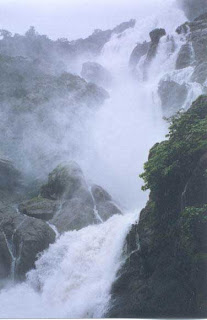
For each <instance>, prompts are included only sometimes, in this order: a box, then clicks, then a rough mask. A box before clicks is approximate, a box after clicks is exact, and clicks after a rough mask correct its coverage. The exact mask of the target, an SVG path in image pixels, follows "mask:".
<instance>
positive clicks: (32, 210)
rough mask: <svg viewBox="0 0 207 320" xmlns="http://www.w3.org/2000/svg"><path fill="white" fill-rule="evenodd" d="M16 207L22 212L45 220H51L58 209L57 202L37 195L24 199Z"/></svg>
mask: <svg viewBox="0 0 207 320" xmlns="http://www.w3.org/2000/svg"><path fill="white" fill-rule="evenodd" d="M18 208H19V211H20V212H21V213H22V214H25V215H27V216H29V217H34V218H37V219H42V220H46V221H47V220H51V219H52V218H53V216H54V214H55V213H56V211H57V210H58V202H55V201H52V200H49V199H44V198H42V197H37V198H33V199H31V200H27V201H24V202H23V203H21V204H20V205H19V207H18Z"/></svg>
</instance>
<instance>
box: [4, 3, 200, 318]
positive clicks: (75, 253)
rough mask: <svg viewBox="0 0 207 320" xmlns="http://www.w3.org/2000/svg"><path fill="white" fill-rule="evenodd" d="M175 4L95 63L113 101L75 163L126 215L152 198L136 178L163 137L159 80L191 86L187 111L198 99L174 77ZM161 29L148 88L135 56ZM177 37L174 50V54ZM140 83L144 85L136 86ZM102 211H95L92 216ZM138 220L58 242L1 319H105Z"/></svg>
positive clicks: (11, 297)
mask: <svg viewBox="0 0 207 320" xmlns="http://www.w3.org/2000/svg"><path fill="white" fill-rule="evenodd" d="M171 2H173V1H170V0H169V1H164V2H163V1H158V4H159V5H158V7H157V11H156V12H154V13H153V15H152V14H151V13H149V16H146V17H145V18H144V19H143V20H139V17H138V19H137V24H136V27H135V28H134V29H131V30H128V31H126V32H125V33H124V34H123V35H122V37H118V36H117V35H114V36H113V37H112V39H111V40H110V41H109V42H108V43H107V44H106V45H105V47H104V48H103V51H102V54H101V55H100V56H99V57H98V58H97V59H96V60H97V62H99V63H101V64H102V65H103V66H104V67H106V68H107V69H109V70H110V71H111V73H112V75H113V86H112V88H111V89H110V90H109V91H110V99H109V100H108V101H107V102H106V103H105V105H104V106H103V107H102V108H101V109H99V110H97V111H94V112H95V116H93V117H90V120H88V125H86V127H88V128H90V130H88V132H87V134H86V140H85V141H83V143H82V144H83V148H82V149H83V151H82V153H81V154H80V155H79V158H77V159H76V160H77V161H78V162H79V164H80V165H81V167H82V168H83V171H84V172H86V175H87V176H88V177H90V178H91V179H93V181H94V182H96V183H98V184H100V185H102V186H104V187H105V188H106V189H108V190H109V192H110V193H111V194H112V195H113V196H114V198H116V199H117V200H118V201H119V202H120V203H121V204H122V205H123V206H125V207H126V208H127V209H128V210H129V209H130V210H131V212H133V210H132V209H134V208H141V207H142V206H143V205H144V203H145V202H146V198H147V195H144V194H142V193H141V191H139V190H140V186H141V183H142V182H141V181H139V180H138V174H139V173H141V172H142V170H143V163H144V161H145V160H146V159H147V155H148V151H149V149H150V147H151V146H152V145H153V144H154V143H155V142H157V141H159V140H161V139H162V138H163V137H164V134H165V132H166V124H165V123H164V121H163V120H162V113H161V109H160V100H159V97H158V95H157V88H158V83H159V81H160V79H161V78H164V77H169V78H170V79H174V80H176V81H177V82H178V83H182V82H186V83H188V85H189V87H190V88H191V90H190V91H189V94H188V97H187V101H186V102H185V105H184V107H185V108H187V106H188V105H189V103H190V102H191V101H192V99H194V98H195V97H196V95H198V94H199V93H200V90H201V88H200V87H199V85H196V84H193V83H190V82H189V81H190V80H189V79H190V76H191V74H192V72H193V68H192V67H189V68H188V69H185V70H181V71H177V70H176V71H175V61H176V57H177V53H178V51H179V48H180V47H181V45H182V44H183V43H184V41H185V39H183V38H182V37H181V36H179V35H177V34H176V33H175V32H174V30H175V29H176V27H177V26H178V25H180V24H181V23H183V22H184V21H185V17H184V15H183V13H182V12H181V11H180V10H178V9H176V8H174V7H171V6H172V3H171ZM157 27H162V28H165V29H166V32H167V34H171V40H169V37H168V36H165V37H163V38H162V39H161V41H160V44H159V47H158V51H157V54H156V57H155V58H154V60H153V61H152V62H151V64H150V66H149V67H148V70H147V73H148V78H147V79H146V81H142V79H143V77H142V74H143V68H142V66H143V61H144V57H143V58H142V59H141V60H140V62H139V64H138V66H137V76H138V78H136V79H135V78H133V77H132V75H131V74H130V71H129V69H128V61H129V56H130V54H131V52H132V50H133V49H134V47H135V45H136V43H137V42H143V41H145V40H147V41H149V32H150V31H151V30H152V29H154V28H157ZM172 37H173V42H174V45H175V48H174V49H175V50H172V42H170V41H172ZM138 79H139V81H138ZM95 210H96V208H95V207H94V213H96V212H95ZM137 217H138V210H136V213H135V214H134V213H133V214H124V215H123V216H122V215H115V216H113V217H111V218H110V219H109V220H108V221H106V222H104V223H100V224H98V225H94V226H89V227H87V228H84V229H82V230H80V231H72V232H67V233H65V234H63V235H62V236H60V237H58V238H57V240H56V243H55V244H53V245H51V246H50V247H49V249H48V250H47V251H45V252H44V253H43V254H42V255H41V256H40V257H39V259H38V260H37V263H36V269H35V270H32V271H30V272H29V273H28V275H27V280H26V281H25V282H24V283H21V284H16V285H15V286H13V285H12V287H11V286H10V285H8V287H6V288H5V287H4V289H2V290H1V292H0V316H1V317H3V318H4V317H18V318H23V317H53V318H54V317H57V318H59V317H68V318H70V317H73V318H79V317H83V318H87V317H88V318H89V317H101V316H103V315H104V312H105V311H106V309H107V307H108V305H109V301H110V289H111V285H112V283H113V281H114V280H115V277H116V273H117V270H118V269H119V268H120V265H121V263H122V262H123V256H122V250H123V245H124V241H125V237H126V234H127V232H128V230H129V228H130V225H131V224H132V223H133V222H134V221H135V220H136V219H137Z"/></svg>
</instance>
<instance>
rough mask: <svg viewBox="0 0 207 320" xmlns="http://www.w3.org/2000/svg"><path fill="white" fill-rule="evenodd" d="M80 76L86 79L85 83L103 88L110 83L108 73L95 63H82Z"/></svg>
mask: <svg viewBox="0 0 207 320" xmlns="http://www.w3.org/2000/svg"><path fill="white" fill-rule="evenodd" d="M81 76H82V77H83V78H84V79H86V81H89V82H93V83H95V84H97V85H99V86H103V87H108V86H110V84H111V81H112V77H111V74H110V72H109V71H108V70H106V69H105V68H104V67H102V65H100V64H99V63H96V62H85V63H83V65H82V71H81Z"/></svg>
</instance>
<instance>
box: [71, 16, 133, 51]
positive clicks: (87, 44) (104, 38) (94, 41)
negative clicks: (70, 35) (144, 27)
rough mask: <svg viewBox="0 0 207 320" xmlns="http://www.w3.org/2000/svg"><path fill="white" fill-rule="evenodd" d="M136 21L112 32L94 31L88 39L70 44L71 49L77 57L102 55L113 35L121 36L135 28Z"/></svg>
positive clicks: (129, 22) (118, 27)
mask: <svg viewBox="0 0 207 320" xmlns="http://www.w3.org/2000/svg"><path fill="white" fill-rule="evenodd" d="M135 23H136V20H134V19H131V20H129V21H128V22H123V23H121V24H120V25H118V26H116V27H115V28H114V29H110V30H104V31H102V30H100V29H96V30H94V32H93V34H92V35H90V36H89V37H88V38H86V39H78V40H76V41H73V42H71V43H70V47H71V49H72V50H73V52H74V55H75V56H78V55H84V56H94V55H95V56H96V55H98V54H100V52H101V50H102V48H103V47H104V45H105V44H106V43H107V42H108V41H109V40H110V39H111V36H112V35H115V34H116V35H117V36H119V35H120V34H122V33H123V32H124V31H125V30H127V29H130V28H134V26H135Z"/></svg>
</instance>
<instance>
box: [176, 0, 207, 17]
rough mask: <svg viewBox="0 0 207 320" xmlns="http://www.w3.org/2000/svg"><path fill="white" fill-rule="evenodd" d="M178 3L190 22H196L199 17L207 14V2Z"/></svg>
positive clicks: (182, 1)
mask: <svg viewBox="0 0 207 320" xmlns="http://www.w3.org/2000/svg"><path fill="white" fill-rule="evenodd" d="M177 3H178V5H179V6H180V7H181V8H182V9H183V10H184V12H185V14H186V16H187V18H188V19H189V20H194V19H195V18H197V17H198V16H199V15H201V14H203V13H205V12H207V1H206V0H177Z"/></svg>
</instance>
